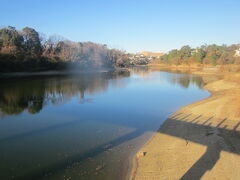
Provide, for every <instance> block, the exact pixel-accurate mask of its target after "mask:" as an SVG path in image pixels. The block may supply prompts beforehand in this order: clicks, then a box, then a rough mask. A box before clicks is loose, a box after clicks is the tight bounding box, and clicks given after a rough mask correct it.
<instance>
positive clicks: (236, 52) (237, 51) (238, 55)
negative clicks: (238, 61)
mask: <svg viewBox="0 0 240 180" xmlns="http://www.w3.org/2000/svg"><path fill="white" fill-rule="evenodd" d="M234 57H240V48H239V49H237V50H235V54H234Z"/></svg>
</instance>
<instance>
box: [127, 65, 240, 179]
mask: <svg viewBox="0 0 240 180" xmlns="http://www.w3.org/2000/svg"><path fill="white" fill-rule="evenodd" d="M158 68H159V67H158ZM178 69H179V68H178ZM180 69H182V68H180ZM215 72H216V70H215V69H211V68H210V69H208V70H207V71H202V69H195V70H192V72H190V73H193V74H203V75H205V76H206V75H207V74H214V73H215ZM218 74H221V75H222V76H223V77H222V78H221V79H220V80H213V81H212V80H211V81H208V80H209V78H206V79H208V80H206V85H205V87H204V89H206V90H208V91H210V92H211V96H210V97H208V98H206V99H204V100H201V101H198V102H195V103H193V104H190V105H187V106H185V107H183V108H181V109H179V110H178V111H177V112H175V113H173V114H172V115H171V116H170V117H169V118H168V119H167V120H166V121H165V122H164V123H163V125H162V126H161V127H160V129H159V130H158V132H156V133H155V135H154V136H153V137H152V138H151V139H150V140H149V141H148V143H147V144H145V145H144V146H143V147H142V148H141V149H140V151H139V152H138V153H137V154H136V156H135V159H134V161H135V165H134V168H133V171H132V175H131V178H130V179H135V180H141V179H144V180H148V179H149V180H152V179H171V180H172V179H176V180H177V179H224V180H225V179H239V177H240V172H239V171H238V170H237V169H239V168H240V156H239V154H240V141H239V140H240V133H239V131H240V83H239V82H240V74H239V73H228V72H226V71H223V72H221V73H218ZM206 77H207V76H206ZM203 78H204V76H203ZM217 79H218V78H217Z"/></svg>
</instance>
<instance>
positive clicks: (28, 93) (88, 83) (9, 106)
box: [0, 72, 129, 116]
mask: <svg viewBox="0 0 240 180" xmlns="http://www.w3.org/2000/svg"><path fill="white" fill-rule="evenodd" d="M127 76H129V72H118V73H117V72H107V73H88V74H79V75H75V76H54V77H53V76H51V77H36V78H24V79H21V78H18V79H11V80H9V79H2V80H1V82H0V112H1V116H4V114H5V115H11V114H20V113H22V112H23V111H27V112H29V113H31V114H35V113H38V112H40V111H41V109H42V108H43V107H44V105H46V104H48V103H51V104H60V103H64V102H66V101H68V100H69V99H70V98H71V97H73V96H79V97H80V103H85V102H91V99H88V98H86V97H85V95H86V94H94V93H98V92H104V91H106V89H107V88H108V86H109V80H110V79H114V80H115V81H116V80H117V79H119V78H122V77H127ZM118 83H123V82H122V81H119V82H118Z"/></svg>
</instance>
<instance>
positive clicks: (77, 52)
mask: <svg viewBox="0 0 240 180" xmlns="http://www.w3.org/2000/svg"><path fill="white" fill-rule="evenodd" d="M128 63H129V61H128V59H127V55H125V53H124V52H123V51H120V50H117V49H109V48H108V47H107V45H105V44H97V43H93V42H73V41H70V40H67V39H65V38H63V37H61V36H58V35H52V36H49V37H48V38H46V36H44V35H42V34H40V33H39V32H37V31H36V30H35V29H33V28H30V27H25V28H23V29H22V30H17V29H16V28H15V27H11V26H8V27H4V28H1V29H0V72H20V71H43V70H61V69H68V68H71V69H72V68H77V69H87V68H102V67H106V68H115V67H125V66H127V65H128Z"/></svg>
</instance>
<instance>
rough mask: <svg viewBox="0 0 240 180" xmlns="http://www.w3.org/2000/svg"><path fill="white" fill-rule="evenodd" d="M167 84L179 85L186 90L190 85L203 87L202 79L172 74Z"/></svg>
mask: <svg viewBox="0 0 240 180" xmlns="http://www.w3.org/2000/svg"><path fill="white" fill-rule="evenodd" d="M169 82H171V83H173V84H179V85H180V86H181V87H183V88H188V87H189V85H190V84H194V85H196V86H197V87H199V88H202V87H203V86H204V82H203V80H202V77H200V76H195V75H189V74H174V75H173V76H170V81H169Z"/></svg>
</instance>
